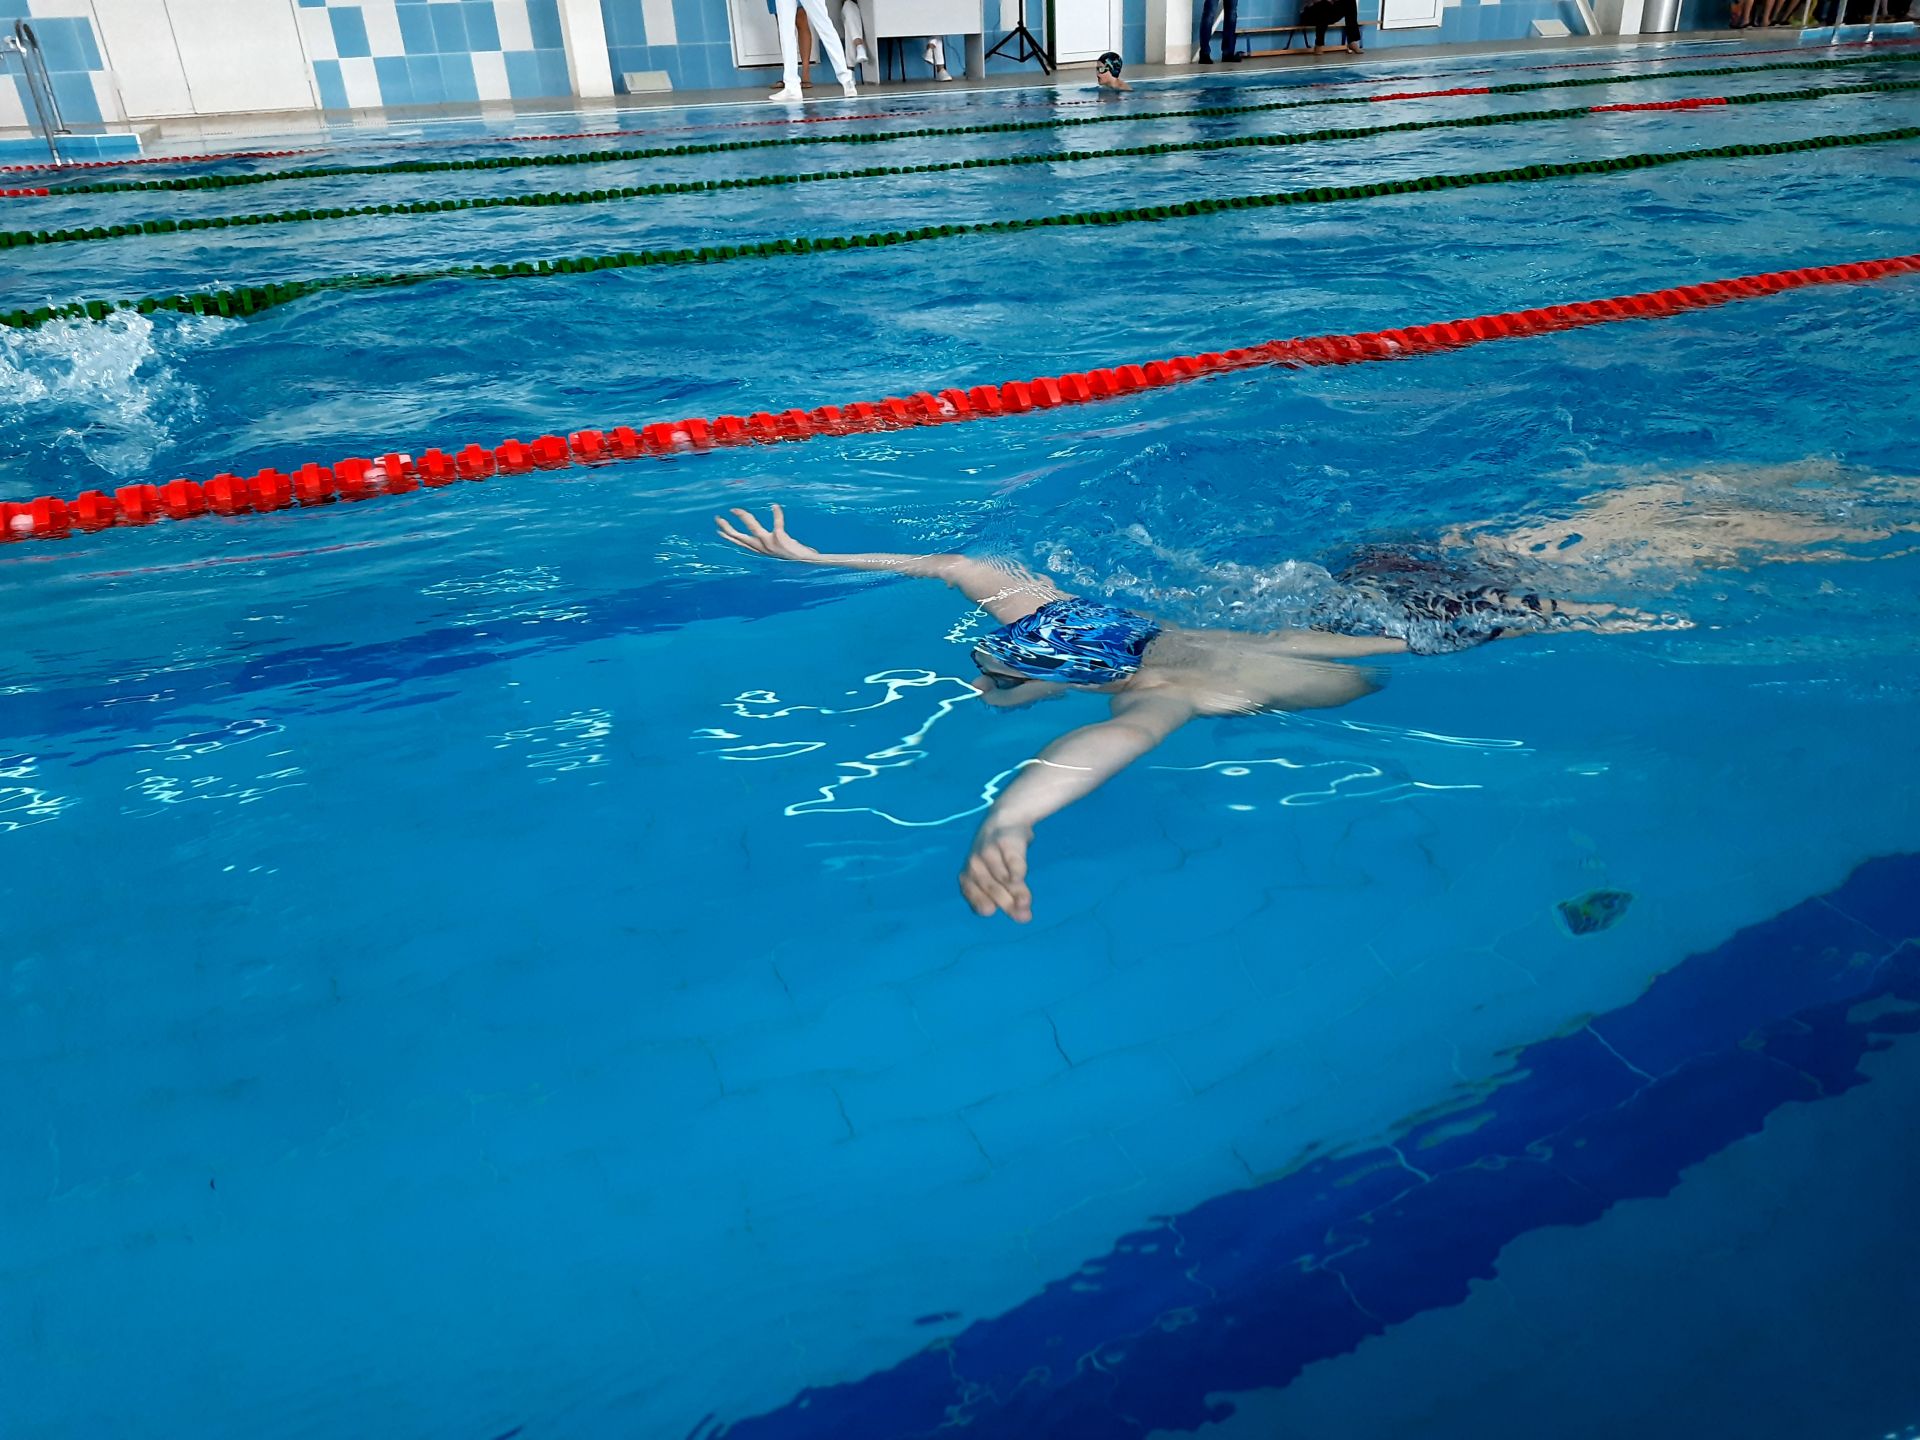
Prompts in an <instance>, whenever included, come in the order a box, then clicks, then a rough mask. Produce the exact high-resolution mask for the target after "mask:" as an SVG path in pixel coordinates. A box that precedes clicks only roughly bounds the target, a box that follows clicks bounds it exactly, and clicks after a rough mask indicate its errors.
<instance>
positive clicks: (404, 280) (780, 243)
mask: <svg viewBox="0 0 1920 1440" xmlns="http://www.w3.org/2000/svg"><path fill="white" fill-rule="evenodd" d="M1916 138H1920V126H1912V125H1906V126H1901V127H1899V128H1898V129H1893V130H1871V131H1865V132H1851V133H1847V134H1842V135H1814V136H1810V137H1808V138H1806V139H1802V140H1776V141H1770V142H1767V143H1764V144H1757V145H1747V144H1740V145H1714V146H1708V147H1705V148H1702V149H1696V150H1670V151H1665V152H1653V153H1645V154H1639V155H1616V156H1612V157H1610V158H1607V159H1604V160H1571V161H1562V162H1555V163H1547V164H1538V165H1527V166H1522V167H1514V168H1510V169H1504V170H1476V171H1470V172H1466V173H1462V174H1452V175H1422V176H1419V177H1417V178H1415V179H1408V180H1381V181H1375V182H1372V183H1369V184H1365V185H1324V186H1314V187H1312V188H1311V189H1306V190H1290V191H1281V192H1277V193H1272V194H1265V195H1233V196H1227V197H1224V198H1214V199H1202V200H1186V201H1178V202H1175V203H1173V204H1170V205H1151V206H1145V207H1142V208H1138V209H1124V210H1082V211H1078V212H1074V213H1070V214H1066V215H1044V216H1038V217H1034V218H1030V219H1023V220H983V221H977V222H973V223H963V224H948V225H924V226H921V227H920V228H918V229H913V230H887V231H874V232H873V233H871V234H866V235H835V236H827V237H821V238H808V237H805V236H801V237H798V238H795V239H781V240H763V241H758V242H755V243H749V244H744V245H702V246H700V247H699V248H698V249H694V248H691V247H689V248H684V249H678V250H640V251H632V250H627V251H621V252H619V253H617V254H611V255H577V256H571V257H568V258H565V259H561V260H539V261H528V260H520V261H515V262H512V263H500V264H492V265H448V266H442V267H440V268H438V269H434V270H414V271H388V272H378V273H361V274H352V275H335V276H327V277H323V278H320V279H314V280H285V281H274V282H271V283H269V284H266V285H247V286H238V287H235V288H232V289H227V290H208V291H194V292H192V293H189V294H184V295H146V296H141V297H139V298H138V299H123V300H75V301H71V302H69V303H67V304H63V305H42V306H40V307H39V308H38V309H34V310H8V311H0V326H8V327H11V328H13V329H17V330H31V329H35V328H37V327H39V326H41V325H45V324H48V323H50V322H52V321H55V320H105V319H106V318H107V317H108V316H110V315H113V314H115V313H116V312H119V311H129V310H130V311H133V312H135V313H136V314H140V315H151V314H153V313H154V312H156V311H160V310H167V311H172V312H175V313H179V314H191V315H219V316H223V317H227V318H238V317H244V316H249V315H257V314H259V313H261V312H262V311H264V310H270V309H273V308H274V307H276V306H280V305H286V304H289V303H291V302H293V301H295V300H300V299H304V298H305V297H307V296H309V295H318V294H322V293H325V292H328V291H335V290H374V289H392V288H397V287H401V286H411V285H421V284H425V283H427V282H428V281H433V280H521V279H532V278H534V277H536V276H549V275H585V274H594V273H597V272H599V271H602V270H627V269H635V268H643V267H648V266H659V265H718V264H723V263H725V262H728V261H732V260H762V259H772V258H774V257H775V256H795V255H819V254H826V253H833V252H839V251H844V250H863V249H878V248H884V247H888V246H893V245H913V244H918V243H920V242H922V241H926V240H945V239H949V238H954V237H957V236H962V235H1000V234H1008V233H1012V232H1014V231H1020V230H1034V229H1044V228H1051V227H1057V226H1071V225H1085V226H1110V225H1134V224H1150V223H1157V222H1160V221H1164V220H1182V219H1187V218H1191V217H1194V216H1200V215H1219V214H1224V213H1226V212H1228V211H1235V210H1257V209H1265V208H1270V207H1275V206H1288V205H1317V204H1328V203H1336V202H1342V201H1347V200H1373V199H1381V198H1384V197H1387V196H1392V195H1409V194H1413V193H1415V192H1420V191H1430V190H1461V189H1468V188H1471V187H1474V186H1479V185H1509V184H1531V183H1533V182H1536V181H1541V180H1557V179H1562V178H1565V177H1568V176H1576V175H1608V174H1619V173H1622V172H1626V171H1632V170H1650V169H1655V168H1658V167H1661V166H1665V165H1678V164H1684V163H1687V162H1690V161H1694V160H1724V159H1745V158H1748V157H1752V156H1759V155H1790V154H1798V153H1801V152H1805V151H1813V150H1831V149H1837V148H1842V147H1852V146H1858V145H1882V144H1887V143H1889V142H1894V141H1902V140H1912V139H1916ZM427 203H428V206H429V208H431V206H432V205H434V204H436V203H438V202H434V201H429V202H427Z"/></svg>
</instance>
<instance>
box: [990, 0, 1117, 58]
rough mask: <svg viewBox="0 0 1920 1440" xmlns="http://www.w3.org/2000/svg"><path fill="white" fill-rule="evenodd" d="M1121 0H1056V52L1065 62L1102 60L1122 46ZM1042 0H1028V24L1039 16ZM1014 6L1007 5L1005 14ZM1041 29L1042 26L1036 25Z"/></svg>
mask: <svg viewBox="0 0 1920 1440" xmlns="http://www.w3.org/2000/svg"><path fill="white" fill-rule="evenodd" d="M1120 6H1121V0H1053V6H1052V8H1053V24H1054V36H1053V53H1054V58H1055V59H1056V60H1058V61H1059V62H1060V63H1061V64H1062V65H1073V64H1076V63H1078V62H1082V61H1087V60H1098V59H1099V58H1100V56H1101V55H1102V54H1104V53H1105V52H1106V51H1108V50H1118V49H1119V48H1120ZM1039 8H1040V0H1027V23H1028V24H1029V25H1031V24H1033V22H1034V21H1035V20H1037V19H1038V18H1039V16H1038V14H1036V13H1035V12H1036V11H1038V10H1039ZM1013 11H1014V7H1012V6H1011V5H1003V6H1002V7H1001V13H1002V15H1003V16H1004V15H1006V14H1008V13H1013ZM1036 28H1038V27H1036Z"/></svg>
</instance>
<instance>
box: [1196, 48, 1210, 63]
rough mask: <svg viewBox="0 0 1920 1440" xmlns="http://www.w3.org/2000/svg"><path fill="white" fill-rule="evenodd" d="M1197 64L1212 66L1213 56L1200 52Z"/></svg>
mask: <svg viewBox="0 0 1920 1440" xmlns="http://www.w3.org/2000/svg"><path fill="white" fill-rule="evenodd" d="M1198 63H1199V64H1202V65H1211V64H1213V56H1211V55H1209V54H1208V53H1207V52H1206V51H1204V50H1202V51H1201V52H1200V59H1199V62H1198Z"/></svg>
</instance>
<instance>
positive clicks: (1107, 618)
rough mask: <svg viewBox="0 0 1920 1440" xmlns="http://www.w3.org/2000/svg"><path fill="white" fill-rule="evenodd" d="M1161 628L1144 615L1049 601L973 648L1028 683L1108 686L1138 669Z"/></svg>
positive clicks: (1084, 602) (1094, 604) (1097, 604)
mask: <svg viewBox="0 0 1920 1440" xmlns="http://www.w3.org/2000/svg"><path fill="white" fill-rule="evenodd" d="M1159 633H1160V627H1159V626H1158V625H1156V624H1155V623H1154V622H1153V621H1151V620H1149V619H1148V618H1147V617H1146V616H1144V615H1136V614H1134V613H1133V612H1132V611H1131V610H1122V609H1120V608H1119V607H1117V606H1114V605H1103V604H1101V603H1100V602H1099V601H1098V600H1082V599H1079V598H1077V597H1075V598H1069V599H1065V600H1049V601H1048V602H1047V603H1046V604H1044V605H1042V606H1041V607H1040V608H1039V609H1038V610H1036V611H1034V612H1033V613H1032V614H1031V615H1025V616H1022V617H1021V618H1020V619H1018V620H1016V621H1014V622H1013V623H1012V624H1011V625H1002V626H1001V627H1000V628H999V629H998V630H996V631H994V632H993V633H992V634H991V635H989V636H987V637H986V638H985V639H984V640H982V641H981V642H980V643H979V644H978V645H977V646H975V647H974V650H975V654H976V657H977V656H978V655H979V653H981V652H985V654H986V655H988V656H989V657H990V658H991V659H992V660H993V663H994V664H995V665H997V666H999V667H1001V668H1002V669H1004V670H1007V671H1009V672H1011V673H1012V674H1015V675H1024V676H1025V677H1026V678H1027V679H1029V680H1053V681H1056V682H1058V683H1060V684H1062V685H1107V684H1111V683H1112V682H1113V681H1115V680H1124V679H1126V678H1127V676H1129V675H1131V674H1133V673H1134V671H1136V670H1138V669H1139V668H1140V660H1141V657H1142V656H1143V655H1145V654H1146V651H1147V645H1148V644H1149V642H1151V641H1152V639H1153V637H1154V636H1156V635H1158V634H1159Z"/></svg>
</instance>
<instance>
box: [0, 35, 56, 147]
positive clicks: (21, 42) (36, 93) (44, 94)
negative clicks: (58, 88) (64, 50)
mask: <svg viewBox="0 0 1920 1440" xmlns="http://www.w3.org/2000/svg"><path fill="white" fill-rule="evenodd" d="M0 55H18V56H19V57H20V76H21V78H22V79H23V80H24V81H25V82H26V87H27V98H28V99H29V100H31V101H32V102H33V113H34V114H35V115H36V116H38V117H39V120H40V133H41V134H42V135H43V136H44V137H45V138H46V142H47V153H48V154H50V155H51V156H52V157H53V163H54V164H56V165H58V164H60V163H62V162H61V159H60V142H59V140H58V139H57V138H56V136H57V135H68V134H71V133H72V132H71V131H70V130H68V128H67V122H66V119H65V117H63V116H62V115H61V114H60V101H59V98H58V97H57V96H55V94H54V93H53V76H52V75H51V74H49V73H48V71H47V57H46V56H45V55H44V54H43V53H42V52H41V49H40V37H39V36H38V35H35V34H34V33H33V26H31V25H30V24H28V23H27V22H26V21H25V20H15V21H14V22H13V34H11V35H7V36H0Z"/></svg>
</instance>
